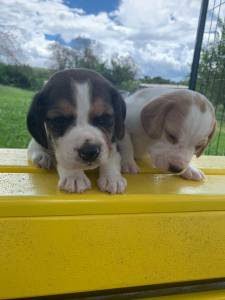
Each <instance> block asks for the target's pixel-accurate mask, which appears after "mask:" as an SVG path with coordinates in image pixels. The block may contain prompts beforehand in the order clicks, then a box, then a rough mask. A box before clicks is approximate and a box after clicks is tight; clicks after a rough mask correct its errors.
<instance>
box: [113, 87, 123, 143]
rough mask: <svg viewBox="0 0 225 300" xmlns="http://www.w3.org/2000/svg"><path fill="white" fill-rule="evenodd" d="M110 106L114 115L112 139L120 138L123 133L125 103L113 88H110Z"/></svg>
mask: <svg viewBox="0 0 225 300" xmlns="http://www.w3.org/2000/svg"><path fill="white" fill-rule="evenodd" d="M111 97H112V106H113V110H114V116H115V127H114V134H113V138H112V139H113V141H115V140H116V139H117V140H121V139H122V138H123V137H124V133H125V124H124V121H125V118H126V104H125V101H124V100H123V97H122V96H121V94H120V93H119V92H118V91H117V90H116V89H115V88H112V89H111Z"/></svg>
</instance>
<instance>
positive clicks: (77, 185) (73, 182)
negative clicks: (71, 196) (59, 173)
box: [59, 173, 91, 193]
mask: <svg viewBox="0 0 225 300" xmlns="http://www.w3.org/2000/svg"><path fill="white" fill-rule="evenodd" d="M59 188H60V190H63V191H66V192H69V193H82V192H84V191H85V190H88V189H90V188H91V182H90V180H89V179H88V177H87V176H86V175H85V174H84V173H81V174H76V175H69V176H67V177H63V178H61V179H60V180H59Z"/></svg>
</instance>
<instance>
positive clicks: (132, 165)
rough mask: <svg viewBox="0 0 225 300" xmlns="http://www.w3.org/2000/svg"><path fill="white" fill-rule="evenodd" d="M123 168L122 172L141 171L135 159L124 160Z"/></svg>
mask: <svg viewBox="0 0 225 300" xmlns="http://www.w3.org/2000/svg"><path fill="white" fill-rule="evenodd" d="M121 170H122V173H129V174H137V173H139V171H140V170H139V167H138V165H137V164H136V162H135V161H134V160H130V161H122V162H121Z"/></svg>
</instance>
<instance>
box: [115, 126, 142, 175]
mask: <svg viewBox="0 0 225 300" xmlns="http://www.w3.org/2000/svg"><path fill="white" fill-rule="evenodd" d="M118 146H119V151H120V155H121V168H122V172H123V173H132V174H137V173H138V172H139V168H138V166H137V164H136V162H135V160H134V149H133V145H132V141H131V137H130V134H129V133H128V132H127V131H126V132H125V135H124V138H123V139H122V140H121V141H119V142H118Z"/></svg>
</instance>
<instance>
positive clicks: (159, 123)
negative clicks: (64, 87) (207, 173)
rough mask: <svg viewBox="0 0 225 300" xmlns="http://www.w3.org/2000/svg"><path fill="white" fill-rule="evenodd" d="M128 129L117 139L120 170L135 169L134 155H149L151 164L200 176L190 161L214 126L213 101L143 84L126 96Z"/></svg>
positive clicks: (203, 145) (201, 148)
mask: <svg viewBox="0 0 225 300" xmlns="http://www.w3.org/2000/svg"><path fill="white" fill-rule="evenodd" d="M126 106H127V116H126V128H127V132H126V134H125V137H124V139H123V140H122V141H121V142H119V144H120V145H119V147H120V151H121V156H122V170H123V172H125V173H126V172H128V173H137V172H138V166H137V164H136V162H135V160H134V158H137V159H139V158H141V157H143V156H145V155H146V154H148V155H150V158H151V161H152V164H153V166H154V167H156V168H158V169H161V170H162V171H165V172H171V173H174V174H180V175H181V176H182V177H183V178H186V179H192V180H202V179H203V178H204V174H203V173H202V172H201V171H200V170H198V169H196V168H195V167H193V166H191V165H190V161H191V159H192V157H193V155H194V154H195V155H196V156H197V157H199V156H200V155H201V154H202V153H203V151H204V149H205V148H206V147H207V145H208V143H209V141H210V139H211V138H212V135H213V133H214V131H215V128H216V118H215V111H214V108H213V106H212V104H211V103H210V102H209V101H208V100H207V99H206V97H205V96H203V95H201V94H200V93H197V92H193V91H190V90H185V89H182V90H176V89H171V88H162V87H159V88H146V89H143V90H139V91H137V92H136V93H134V94H133V95H131V96H130V97H128V98H127V99H126Z"/></svg>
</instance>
